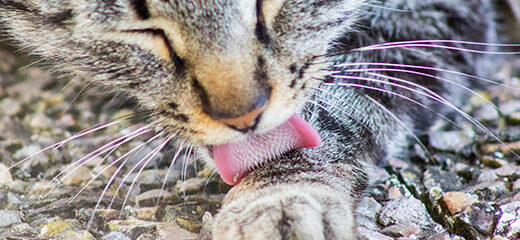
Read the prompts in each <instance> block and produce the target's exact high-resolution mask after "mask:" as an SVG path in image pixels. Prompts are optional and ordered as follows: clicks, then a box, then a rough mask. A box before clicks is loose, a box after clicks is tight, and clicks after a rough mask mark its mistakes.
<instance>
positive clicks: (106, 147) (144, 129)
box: [46, 125, 151, 192]
mask: <svg viewBox="0 0 520 240" xmlns="http://www.w3.org/2000/svg"><path fill="white" fill-rule="evenodd" d="M148 127H149V126H148V125H147V126H144V127H141V128H139V129H137V130H135V131H133V132H132V133H130V134H128V135H125V136H122V137H119V138H117V139H115V140H113V141H111V142H110V143H107V144H105V145H103V146H102V147H100V148H98V149H96V150H94V151H93V152H91V153H89V154H87V155H86V156H84V157H82V158H80V159H79V160H77V161H75V162H74V163H72V164H70V165H69V166H67V167H66V168H65V169H64V170H63V171H61V172H60V173H58V174H57V175H56V176H54V177H53V178H52V179H51V181H50V182H49V183H47V185H49V184H51V183H52V182H55V183H54V184H53V187H52V188H51V190H49V192H51V191H52V190H53V189H54V188H56V186H57V184H58V183H59V182H60V180H58V178H60V177H61V175H63V174H64V173H66V172H68V173H67V174H66V175H65V176H63V177H62V179H63V178H66V177H68V176H70V175H71V174H72V173H74V172H75V171H76V170H78V169H79V168H80V167H81V166H83V165H84V164H85V163H87V162H89V161H91V160H92V159H94V158H95V157H97V156H99V155H101V154H103V153H106V152H109V151H111V150H113V149H115V148H118V147H120V146H121V145H123V144H125V143H127V142H129V141H131V140H132V139H134V138H136V137H138V136H140V135H142V134H144V133H147V132H149V131H151V129H147V128H148ZM117 142H119V143H117ZM114 143H117V144H115V145H113V144H114ZM72 168H73V169H72ZM69 169H72V170H71V171H69ZM46 187H48V186H46Z"/></svg>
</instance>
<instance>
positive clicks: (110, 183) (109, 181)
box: [87, 133, 162, 229]
mask: <svg viewBox="0 0 520 240" xmlns="http://www.w3.org/2000/svg"><path fill="white" fill-rule="evenodd" d="M160 136H162V135H161V134H160V133H159V134H157V135H155V136H154V137H152V138H150V139H149V140H148V141H146V142H144V143H141V144H139V145H138V146H137V147H135V148H133V149H131V150H130V151H129V152H128V153H126V154H124V155H123V156H121V157H120V158H119V159H124V158H126V157H127V156H128V155H129V154H130V153H131V152H134V151H136V150H137V149H140V148H141V147H142V146H144V145H145V144H149V143H150V142H152V141H154V140H155V139H157V138H159V137H160ZM119 159H118V160H116V162H117V161H119ZM128 159H129V158H126V159H125V160H124V161H123V163H122V164H121V165H120V166H119V167H118V168H117V169H116V171H115V172H114V174H113V175H112V177H110V179H109V180H108V182H107V184H106V186H105V188H104V189H103V192H102V193H101V195H100V197H99V199H98V201H97V203H96V206H95V207H94V212H93V213H92V216H90V220H89V222H88V225H87V229H89V228H90V225H91V224H92V221H93V220H94V215H95V214H96V211H97V210H98V208H99V205H100V204H101V201H102V200H103V197H104V196H105V194H106V192H107V191H108V188H110V186H111V185H112V183H113V182H114V180H115V178H116V177H117V175H118V174H119V172H120V171H121V170H122V169H123V167H124V166H125V165H126V163H127V161H128ZM120 187H121V185H120V186H119V188H118V189H117V191H116V193H115V194H114V196H113V198H112V200H111V201H110V205H109V206H108V208H107V209H110V208H111V207H112V203H113V202H114V199H115V197H116V195H117V192H119V189H120Z"/></svg>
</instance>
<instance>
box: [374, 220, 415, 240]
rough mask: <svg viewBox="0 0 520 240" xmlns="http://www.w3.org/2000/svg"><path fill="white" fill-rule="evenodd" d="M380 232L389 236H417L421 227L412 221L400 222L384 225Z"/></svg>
mask: <svg viewBox="0 0 520 240" xmlns="http://www.w3.org/2000/svg"><path fill="white" fill-rule="evenodd" d="M381 232H382V233H383V234H385V235H387V236H391V237H406V238H417V236H419V235H420V234H421V229H420V228H419V227H417V225H415V224H412V223H402V224H396V225H391V226H388V227H385V228H383V230H381Z"/></svg>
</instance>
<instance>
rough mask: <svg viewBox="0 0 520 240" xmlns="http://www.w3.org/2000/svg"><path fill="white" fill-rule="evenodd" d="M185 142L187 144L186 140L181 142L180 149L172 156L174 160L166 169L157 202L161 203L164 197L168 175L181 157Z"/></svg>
mask: <svg viewBox="0 0 520 240" xmlns="http://www.w3.org/2000/svg"><path fill="white" fill-rule="evenodd" d="M184 144H186V141H183V142H182V143H181V144H180V146H179V149H178V150H177V152H175V155H174V156H173V158H172V160H171V162H170V166H169V167H168V170H167V171H166V176H165V177H164V181H163V184H162V186H161V192H160V193H159V198H158V199H157V203H159V202H160V201H161V197H162V194H163V191H164V188H165V187H166V181H167V180H168V176H169V174H170V171H171V170H172V169H174V167H173V166H174V165H175V162H176V161H177V158H179V155H180V154H181V152H182V149H183V148H184Z"/></svg>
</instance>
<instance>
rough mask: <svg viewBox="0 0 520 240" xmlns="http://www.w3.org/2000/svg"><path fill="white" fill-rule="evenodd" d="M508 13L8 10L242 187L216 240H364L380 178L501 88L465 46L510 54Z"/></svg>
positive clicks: (367, 1)
mask: <svg viewBox="0 0 520 240" xmlns="http://www.w3.org/2000/svg"><path fill="white" fill-rule="evenodd" d="M495 13H496V10H495V9H494V6H493V3H492V2H491V0H381V1H371V0H329V1H323V0H322V1H320V0H301V1H297V0H256V1H252V0H240V1H232V0H207V1H202V0H192V1H188V0H113V1H104V0H76V1H71V0H60V1H58V0H0V17H1V19H3V20H4V21H5V24H6V25H7V31H8V33H9V34H10V35H11V36H13V37H14V38H15V39H17V40H18V41H20V42H21V43H22V44H23V45H24V46H27V47H29V48H30V49H31V50H33V52H34V53H35V54H38V55H41V56H42V57H43V58H44V59H45V60H47V61H49V62H51V63H53V64H55V65H56V66H57V68H58V69H59V70H60V71H64V72H67V73H73V74H74V75H76V76H78V77H80V78H81V79H84V80H85V83H86V84H97V85H99V86H102V87H103V88H104V89H108V90H110V91H113V92H117V93H122V94H125V95H126V96H128V97H130V98H133V99H136V100H137V102H138V103H139V104H140V106H141V107H142V108H143V109H146V110H147V111H148V112H149V114H150V118H151V120H150V121H151V125H152V126H154V129H155V130H157V131H158V132H161V133H163V134H164V135H165V136H167V137H168V138H174V139H178V140H179V141H188V142H190V143H191V144H193V145H196V146H198V149H197V151H198V156H200V157H201V158H203V159H204V160H205V161H207V163H208V165H212V163H214V165H212V166H210V167H216V168H217V169H218V171H219V173H220V175H221V177H222V179H223V180H224V181H225V182H226V183H228V184H230V185H236V186H234V187H233V189H232V190H231V191H230V192H229V193H228V195H227V196H226V199H225V203H224V206H223V208H222V209H221V210H220V212H219V214H218V215H217V216H216V218H215V223H214V226H213V231H212V232H213V238H214V239H355V236H356V228H355V214H354V209H355V208H356V204H357V203H358V201H359V199H360V197H361V196H362V194H363V190H364V189H365V188H366V187H367V185H368V184H369V177H370V169H371V168H372V166H373V165H374V164H379V163H381V162H383V161H384V159H385V158H387V157H389V156H399V155H401V154H402V153H403V146H406V145H407V144H408V138H410V137H411V136H413V132H414V131H421V130H425V129H427V128H428V127H429V125H430V124H431V123H432V122H433V120H434V119H436V118H437V115H442V114H443V113H445V112H447V111H449V110H451V111H455V112H460V110H458V108H457V106H459V105H460V103H461V101H462V99H463V96H464V95H465V94H466V93H467V87H476V86H475V85H474V81H469V80H470V79H469V77H468V76H469V75H475V76H485V75H486V72H487V71H488V68H489V66H490V64H487V63H489V58H488V56H486V55H479V54H473V53H472V52H471V51H458V50H457V49H459V48H468V46H469V47H471V48H472V49H474V51H487V50H488V48H489V47H490V46H491V45H485V44H475V43H495V42H497V37H496V26H495V23H494V17H495V16H494V15H495ZM472 42H473V44H472ZM468 44H469V45H468ZM452 72H461V73H464V74H458V75H457V74H451V73H452ZM446 79H449V81H445V80H446ZM461 114H462V113H461Z"/></svg>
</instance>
